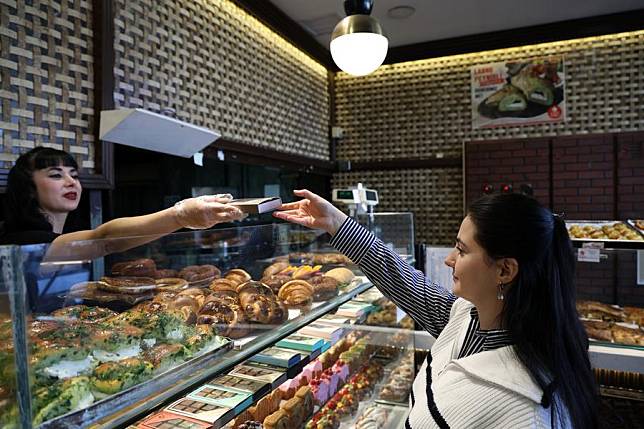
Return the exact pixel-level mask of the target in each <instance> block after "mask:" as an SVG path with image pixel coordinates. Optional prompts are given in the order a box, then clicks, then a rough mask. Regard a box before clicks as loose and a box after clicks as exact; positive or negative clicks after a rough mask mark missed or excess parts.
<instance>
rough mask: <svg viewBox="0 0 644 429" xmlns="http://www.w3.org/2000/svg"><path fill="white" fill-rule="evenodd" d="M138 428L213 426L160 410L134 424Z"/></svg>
mask: <svg viewBox="0 0 644 429" xmlns="http://www.w3.org/2000/svg"><path fill="white" fill-rule="evenodd" d="M132 427H133V428H136V429H211V428H212V427H213V426H212V424H210V423H206V422H204V421H201V420H197V419H193V418H190V417H187V416H182V415H178V414H175V413H170V412H168V411H159V412H157V413H154V414H152V415H150V416H148V417H146V418H144V419H143V420H141V421H140V422H138V423H136V424H134V426H132Z"/></svg>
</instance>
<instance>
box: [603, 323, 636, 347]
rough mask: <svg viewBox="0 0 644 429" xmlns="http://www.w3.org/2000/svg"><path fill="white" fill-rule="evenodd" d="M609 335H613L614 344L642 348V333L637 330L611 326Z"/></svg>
mask: <svg viewBox="0 0 644 429" xmlns="http://www.w3.org/2000/svg"><path fill="white" fill-rule="evenodd" d="M611 333H612V334H613V340H614V341H615V342H616V343H621V344H629V345H633V346H644V333H642V331H641V330H639V329H633V328H627V327H625V326H619V325H613V327H611Z"/></svg>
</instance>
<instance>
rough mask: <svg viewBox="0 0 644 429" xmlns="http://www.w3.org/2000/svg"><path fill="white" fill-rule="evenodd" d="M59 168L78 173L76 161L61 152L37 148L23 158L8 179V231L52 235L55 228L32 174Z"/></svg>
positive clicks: (6, 206)
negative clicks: (69, 168)
mask: <svg viewBox="0 0 644 429" xmlns="http://www.w3.org/2000/svg"><path fill="white" fill-rule="evenodd" d="M60 166H64V167H72V168H75V169H77V170H78V164H77V163H76V160H75V159H74V157H72V156H71V155H70V154H68V153H67V152H65V151H62V150H57V149H52V148H47V147H37V148H34V149H31V150H30V151H29V152H26V153H24V154H22V155H20V157H19V158H18V160H17V161H16V163H15V165H14V166H13V168H11V170H10V171H9V176H8V177H7V193H6V198H5V201H6V203H5V230H7V231H31V230H44V231H52V225H51V223H50V222H49V221H48V220H47V218H46V217H45V215H44V214H43V212H42V208H41V207H40V204H39V203H38V192H37V190H36V185H35V183H34V180H33V173H34V171H36V170H42V169H44V168H49V167H60Z"/></svg>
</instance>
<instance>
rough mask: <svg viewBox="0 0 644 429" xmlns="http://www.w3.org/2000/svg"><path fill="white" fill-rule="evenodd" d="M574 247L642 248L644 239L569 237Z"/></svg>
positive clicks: (643, 248)
mask: <svg viewBox="0 0 644 429" xmlns="http://www.w3.org/2000/svg"><path fill="white" fill-rule="evenodd" d="M570 241H572V245H573V247H575V248H581V247H598V248H600V249H635V250H644V241H640V240H600V239H593V238H571V240H570Z"/></svg>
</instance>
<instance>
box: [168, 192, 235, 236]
mask: <svg viewBox="0 0 644 429" xmlns="http://www.w3.org/2000/svg"><path fill="white" fill-rule="evenodd" d="M231 200H232V197H231V196H230V195H204V196H202V197H196V198H188V199H185V200H182V201H179V202H178V203H177V204H175V206H174V214H175V219H176V221H177V223H178V224H179V225H181V226H182V227H184V228H190V229H204V228H210V227H211V226H213V225H216V224H218V223H221V222H232V221H234V220H240V219H243V218H244V217H246V214H245V213H244V212H242V211H241V210H239V209H238V208H237V207H235V206H231V205H228V204H227V203H229V202H230V201H231Z"/></svg>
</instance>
